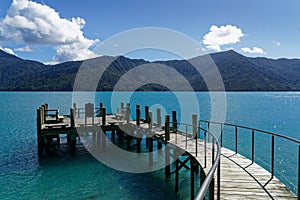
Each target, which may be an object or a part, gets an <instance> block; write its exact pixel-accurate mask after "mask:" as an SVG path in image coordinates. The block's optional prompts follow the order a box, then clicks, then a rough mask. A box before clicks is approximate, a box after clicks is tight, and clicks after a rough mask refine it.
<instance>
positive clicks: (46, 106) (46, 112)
mask: <svg viewBox="0 0 300 200" xmlns="http://www.w3.org/2000/svg"><path fill="white" fill-rule="evenodd" d="M45 109H46V111H45V115H46V117H45V120H46V118H47V116H48V111H47V110H48V109H49V105H48V104H47V103H45Z"/></svg>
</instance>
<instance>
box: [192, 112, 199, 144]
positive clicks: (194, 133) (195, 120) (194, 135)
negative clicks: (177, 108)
mask: <svg viewBox="0 0 300 200" xmlns="http://www.w3.org/2000/svg"><path fill="white" fill-rule="evenodd" d="M192 125H193V137H194V138H197V137H198V136H197V130H198V129H197V114H193V115H192Z"/></svg>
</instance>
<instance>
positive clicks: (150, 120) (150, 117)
mask: <svg viewBox="0 0 300 200" xmlns="http://www.w3.org/2000/svg"><path fill="white" fill-rule="evenodd" d="M148 124H149V126H148V128H149V131H151V129H152V112H149V122H148Z"/></svg>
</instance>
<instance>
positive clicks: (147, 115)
mask: <svg viewBox="0 0 300 200" xmlns="http://www.w3.org/2000/svg"><path fill="white" fill-rule="evenodd" d="M145 122H146V123H149V106H145Z"/></svg>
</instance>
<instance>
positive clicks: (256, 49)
mask: <svg viewBox="0 0 300 200" xmlns="http://www.w3.org/2000/svg"><path fill="white" fill-rule="evenodd" d="M242 52H245V53H250V54H267V53H266V52H265V51H264V50H263V49H262V48H259V47H253V48H252V49H251V48H249V47H244V48H242Z"/></svg>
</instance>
